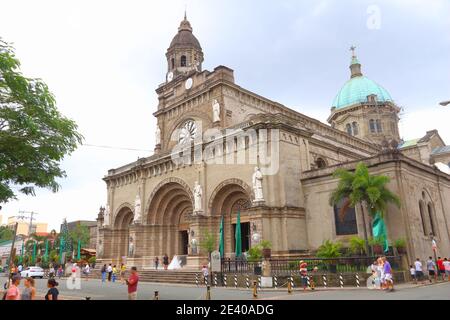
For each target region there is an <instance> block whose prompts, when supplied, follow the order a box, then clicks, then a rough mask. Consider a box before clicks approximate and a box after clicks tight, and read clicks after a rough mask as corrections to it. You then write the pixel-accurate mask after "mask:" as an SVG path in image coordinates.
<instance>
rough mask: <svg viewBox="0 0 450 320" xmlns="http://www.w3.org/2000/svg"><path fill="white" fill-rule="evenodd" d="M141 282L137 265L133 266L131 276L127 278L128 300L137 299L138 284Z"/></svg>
mask: <svg viewBox="0 0 450 320" xmlns="http://www.w3.org/2000/svg"><path fill="white" fill-rule="evenodd" d="M138 282H139V275H138V273H137V268H136V267H131V271H130V277H129V278H128V280H126V284H127V286H128V300H136V299H137V286H138Z"/></svg>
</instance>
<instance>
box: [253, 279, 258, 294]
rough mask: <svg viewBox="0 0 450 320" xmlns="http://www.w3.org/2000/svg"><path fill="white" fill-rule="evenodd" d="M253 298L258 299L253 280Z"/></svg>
mask: <svg viewBox="0 0 450 320" xmlns="http://www.w3.org/2000/svg"><path fill="white" fill-rule="evenodd" d="M253 298H258V287H257V285H256V280H253Z"/></svg>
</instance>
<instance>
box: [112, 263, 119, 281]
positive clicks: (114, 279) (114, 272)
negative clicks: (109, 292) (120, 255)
mask: <svg viewBox="0 0 450 320" xmlns="http://www.w3.org/2000/svg"><path fill="white" fill-rule="evenodd" d="M118 274H119V272H118V271H117V267H116V265H114V266H113V268H112V282H116V278H117V275H118Z"/></svg>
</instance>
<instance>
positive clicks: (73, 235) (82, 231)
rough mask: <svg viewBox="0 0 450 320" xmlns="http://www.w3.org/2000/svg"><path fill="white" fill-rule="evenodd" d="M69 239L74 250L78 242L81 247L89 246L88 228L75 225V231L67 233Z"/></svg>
mask: <svg viewBox="0 0 450 320" xmlns="http://www.w3.org/2000/svg"><path fill="white" fill-rule="evenodd" d="M69 238H70V239H71V240H72V243H73V245H74V248H75V249H76V247H77V245H78V240H81V246H82V247H84V246H87V245H89V239H90V232H89V228H88V227H87V226H83V225H80V224H77V225H76V227H75V229H73V230H72V231H69Z"/></svg>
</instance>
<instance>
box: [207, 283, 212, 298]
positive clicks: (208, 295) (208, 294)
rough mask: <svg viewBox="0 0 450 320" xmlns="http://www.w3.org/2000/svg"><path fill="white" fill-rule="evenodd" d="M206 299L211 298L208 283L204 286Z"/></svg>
mask: <svg viewBox="0 0 450 320" xmlns="http://www.w3.org/2000/svg"><path fill="white" fill-rule="evenodd" d="M206 300H211V287H210V286H209V285H207V286H206Z"/></svg>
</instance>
